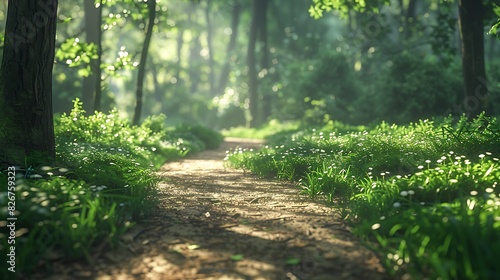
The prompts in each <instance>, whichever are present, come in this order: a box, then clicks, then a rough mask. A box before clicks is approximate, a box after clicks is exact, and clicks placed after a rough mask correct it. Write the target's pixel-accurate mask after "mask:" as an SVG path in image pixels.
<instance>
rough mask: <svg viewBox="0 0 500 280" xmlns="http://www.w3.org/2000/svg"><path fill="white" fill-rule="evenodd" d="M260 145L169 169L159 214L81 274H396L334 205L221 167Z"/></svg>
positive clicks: (229, 141)
mask: <svg viewBox="0 0 500 280" xmlns="http://www.w3.org/2000/svg"><path fill="white" fill-rule="evenodd" d="M261 145H262V143H261V142H259V141H255V140H253V141H252V140H248V139H237V138H226V141H225V142H224V143H223V145H222V146H221V147H220V148H219V149H217V150H213V151H205V152H202V153H200V154H198V155H194V156H191V157H188V158H185V159H183V160H181V161H178V162H171V163H167V164H165V165H164V166H162V168H161V169H160V171H159V172H160V174H161V175H162V177H163V178H164V180H163V182H162V183H161V184H160V186H159V187H160V190H161V197H160V199H161V203H160V205H159V208H158V209H157V211H156V212H155V213H154V214H153V215H152V216H150V217H148V218H147V219H146V220H145V221H142V222H141V223H139V224H138V226H136V227H135V228H134V229H133V230H132V231H131V232H130V233H128V234H127V235H125V236H124V239H123V241H124V243H125V244H126V246H123V248H121V249H120V250H119V252H117V253H111V252H103V253H102V254H101V256H100V258H98V259H97V260H96V270H95V271H96V272H94V273H92V274H91V275H83V274H84V272H85V269H81V270H80V274H82V275H80V276H81V277H82V278H80V279H100V280H122V279H123V280H128V279H148V280H156V279H158V280H163V279H165V280H177V279H179V280H187V279H214V280H215V279H217V280H219V279H252V280H253V279H270V280H276V279H303V280H305V279H309V280H332V279H363V280H364V279H389V278H388V277H387V276H386V275H385V274H384V273H383V269H382V267H381V265H380V261H379V259H378V258H377V257H376V256H375V255H374V254H373V253H372V252H370V251H369V250H367V249H365V248H364V247H363V246H362V245H360V243H359V241H358V240H357V239H356V238H355V237H354V236H353V235H352V234H351V232H350V230H349V229H348V228H347V227H346V226H344V224H343V223H342V221H341V219H340V218H339V217H338V215H337V214H336V213H335V211H334V210H333V209H332V208H331V207H328V206H326V205H324V204H322V203H321V202H319V201H313V200H311V199H309V198H307V197H305V196H302V195H299V190H298V188H297V187H296V186H293V185H291V184H290V183H284V182H278V181H272V180H268V179H260V178H257V177H256V176H254V175H252V174H250V173H248V172H243V171H241V170H234V169H229V168H225V167H224V165H223V158H224V157H225V151H226V150H228V149H234V148H236V147H244V148H258V147H259V146H261ZM77 272H78V271H77ZM76 276H78V275H75V272H74V270H73V274H72V275H69V277H68V279H79V278H76ZM86 276H87V277H86ZM58 277H59V278H57V279H63V278H61V276H58ZM85 277H86V278H85ZM89 277H91V278H89Z"/></svg>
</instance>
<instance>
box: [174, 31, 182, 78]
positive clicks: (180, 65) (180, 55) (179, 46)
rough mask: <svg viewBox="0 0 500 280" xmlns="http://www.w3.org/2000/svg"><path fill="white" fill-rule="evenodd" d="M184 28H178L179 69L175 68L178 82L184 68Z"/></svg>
mask: <svg viewBox="0 0 500 280" xmlns="http://www.w3.org/2000/svg"><path fill="white" fill-rule="evenodd" d="M183 37H184V29H180V28H179V29H178V30H177V69H175V74H174V77H175V79H177V83H180V81H181V69H182V64H181V63H182V60H181V57H182V47H183V46H184V38H183Z"/></svg>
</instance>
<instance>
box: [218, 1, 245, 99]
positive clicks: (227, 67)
mask: <svg viewBox="0 0 500 280" xmlns="http://www.w3.org/2000/svg"><path fill="white" fill-rule="evenodd" d="M240 14H241V3H240V2H239V1H238V0H236V1H234V4H233V12H232V18H231V37H230V38H229V43H228V44H227V49H226V55H227V57H226V62H225V63H224V66H223V68H222V71H221V74H220V77H219V84H218V86H217V92H218V93H223V92H224V89H225V88H226V85H227V81H228V80H229V72H230V71H231V57H232V56H233V51H234V48H235V47H236V38H238V25H239V23H240Z"/></svg>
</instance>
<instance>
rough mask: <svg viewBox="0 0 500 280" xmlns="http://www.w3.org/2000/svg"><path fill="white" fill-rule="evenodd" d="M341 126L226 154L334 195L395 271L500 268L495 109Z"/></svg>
mask: <svg viewBox="0 0 500 280" xmlns="http://www.w3.org/2000/svg"><path fill="white" fill-rule="evenodd" d="M345 128H346V127H345V126H343V125H341V124H337V123H330V124H329V125H326V126H324V127H321V128H317V129H308V130H302V131H298V132H294V133H289V134H288V135H287V136H285V135H280V136H279V137H275V138H274V139H273V138H272V137H271V138H270V140H269V141H268V143H269V145H268V146H266V147H265V148H263V149H261V150H260V151H257V152H251V151H248V150H242V149H239V150H235V151H232V152H229V153H228V157H227V158H226V160H227V164H230V165H232V166H234V167H238V168H245V169H250V170H252V171H253V172H255V173H257V174H259V175H261V176H268V177H276V178H279V179H284V180H292V181H297V182H298V185H299V186H300V187H301V189H302V191H303V193H305V194H308V195H310V196H311V197H322V198H325V199H327V200H328V201H330V202H332V205H335V207H338V209H339V211H340V213H341V214H342V216H343V217H344V218H345V219H346V221H348V223H350V224H351V225H352V226H353V228H354V230H353V231H354V232H355V233H356V234H357V235H358V236H360V237H362V238H363V239H364V240H366V241H367V243H366V244H367V245H368V246H370V247H371V248H372V249H373V250H375V251H376V252H377V253H378V254H379V255H380V257H381V260H382V261H383V264H384V265H385V267H386V269H387V271H388V272H389V273H390V274H392V275H396V276H399V277H400V276H402V275H404V274H408V275H410V276H412V279H498V278H500V269H499V268H498V265H497V264H498V259H500V187H499V186H498V183H499V181H500V163H499V158H500V125H499V124H498V122H497V120H496V119H494V118H488V117H485V116H479V117H478V118H476V119H474V120H473V121H468V120H467V119H466V118H465V117H462V118H461V119H460V120H458V121H453V120H452V119H451V118H448V119H445V120H444V121H442V122H440V123H434V122H433V121H429V120H426V121H420V122H418V123H413V124H410V125H407V126H397V125H388V124H386V123H382V124H380V125H378V126H376V127H374V128H372V129H370V130H364V129H356V128H352V130H351V131H346V130H345Z"/></svg>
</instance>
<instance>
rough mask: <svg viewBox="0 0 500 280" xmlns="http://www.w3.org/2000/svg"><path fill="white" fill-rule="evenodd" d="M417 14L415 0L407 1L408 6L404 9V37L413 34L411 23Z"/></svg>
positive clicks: (412, 23) (409, 36)
mask: <svg viewBox="0 0 500 280" xmlns="http://www.w3.org/2000/svg"><path fill="white" fill-rule="evenodd" d="M416 15H417V0H410V1H409V2H408V8H407V9H406V27H405V37H406V39H409V38H411V36H412V35H413V25H414V23H415V20H416V18H415V17H416Z"/></svg>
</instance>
